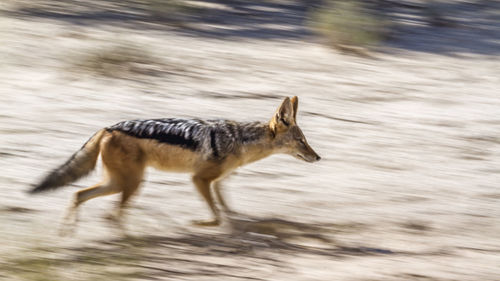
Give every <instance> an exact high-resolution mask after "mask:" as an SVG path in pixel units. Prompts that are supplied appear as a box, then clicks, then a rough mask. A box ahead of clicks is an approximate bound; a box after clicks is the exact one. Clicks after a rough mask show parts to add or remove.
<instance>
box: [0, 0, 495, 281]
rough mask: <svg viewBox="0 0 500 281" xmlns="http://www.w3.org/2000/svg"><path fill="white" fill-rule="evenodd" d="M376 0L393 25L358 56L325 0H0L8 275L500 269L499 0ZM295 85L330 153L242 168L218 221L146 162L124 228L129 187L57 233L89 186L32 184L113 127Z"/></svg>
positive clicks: (428, 274)
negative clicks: (119, 212)
mask: <svg viewBox="0 0 500 281" xmlns="http://www.w3.org/2000/svg"><path fill="white" fill-rule="evenodd" d="M366 2H367V3H369V7H368V8H369V10H370V9H371V10H376V11H377V12H380V13H381V14H382V15H383V16H384V22H388V23H390V24H388V25H387V28H388V30H387V31H384V34H383V37H384V39H383V40H381V42H378V46H377V47H375V48H369V51H367V52H365V51H362V52H361V56H358V55H359V53H358V52H354V55H353V54H351V53H350V50H351V48H347V49H346V48H344V42H345V41H343V40H341V41H340V43H342V44H339V43H338V42H339V41H338V40H337V41H335V40H334V41H332V40H331V38H328V37H326V38H325V37H322V36H319V35H318V34H316V33H315V32H314V31H313V30H312V29H314V27H312V26H315V25H314V23H311V22H310V18H311V13H312V12H313V11H317V10H316V9H321V7H323V6H321V3H320V1H311V2H309V1H291V0H290V1H285V0H284V1H277V0H276V1H273V0H266V1H243V0H241V1H233V0H225V1H222V0H221V1H160V0H150V1H147V0H142V1H141V0H137V1H132V0H129V1H101V0H89V1H55V0H53V1H50V0H34V1H28V0H25V1H14V0H3V1H2V3H0V132H1V137H0V170H1V172H0V190H1V197H0V241H1V242H0V245H1V247H0V280H356V281H361V280H363V281H365V280H426V281H427V280H440V281H441V280H447V281H448V280H471V281H476V280H491V281H493V280H499V278H500V269H499V268H500V236H499V235H498V233H500V219H499V217H500V189H499V188H498V183H499V180H500V160H499V156H500V137H499V134H498V132H499V131H500V99H499V97H498V93H499V92H498V90H499V85H500V61H499V56H500V53H499V52H500V3H499V2H498V1H439V2H433V4H432V5H431V4H429V2H426V1H382V0H380V1H375V0H373V1H366ZM356 19H357V18H356ZM335 24H337V23H335ZM384 26H386V25H385V24H384ZM322 28H323V27H322ZM328 28H336V25H333V26H332V25H328ZM348 30H349V29H348ZM329 34H330V33H329ZM361 34H364V33H361ZM336 36H337V35H336ZM337 38H338V37H335V39H337ZM351 42H352V41H351ZM356 42H365V41H356ZM332 44H333V45H336V46H332ZM339 46H340V48H336V47H339ZM332 47H333V48H332ZM355 47H356V48H355V49H354V50H358V49H357V48H358V46H355ZM346 51H347V53H345V52H346ZM293 95H298V96H299V98H300V104H299V116H298V119H299V124H300V126H301V128H302V129H303V131H304V133H305V135H306V136H307V138H308V140H309V143H310V144H311V146H312V147H313V148H314V149H315V150H316V151H317V152H318V153H319V154H320V155H321V156H322V157H323V160H322V161H320V162H318V163H315V164H308V163H305V162H301V161H297V160H296V159H294V158H292V157H289V156H272V157H271V158H268V159H265V160H263V161H260V162H257V163H254V164H252V165H250V166H248V167H245V168H243V169H241V170H239V171H238V173H237V174H236V175H234V176H232V177H231V178H229V179H228V180H226V182H225V186H226V188H225V192H226V194H227V197H228V199H229V200H228V201H229V203H230V205H231V206H232V207H233V209H235V210H236V211H237V212H238V213H239V215H237V216H235V217H232V218H227V219H226V222H225V223H224V225H223V226H222V227H218V228H200V227H194V226H191V224H190V221H191V220H193V219H204V218H208V216H209V211H208V209H207V208H206V206H205V205H203V204H204V203H203V202H202V201H201V199H199V198H198V195H197V194H196V191H195V188H194V187H193V186H192V184H191V183H190V181H189V176H188V175H184V174H167V173H162V172H158V171H155V170H150V171H149V172H148V176H147V180H146V181H145V182H144V183H143V189H142V190H141V192H140V194H139V195H138V196H137V197H135V199H134V200H133V203H132V204H131V206H130V208H129V210H128V216H127V225H126V226H127V230H126V235H124V234H123V233H121V232H120V231H119V230H118V229H117V228H115V227H114V226H113V224H111V223H109V222H108V221H106V220H105V219H104V217H105V216H106V215H107V214H108V213H109V212H111V211H112V210H113V208H114V207H115V203H116V199H117V198H116V197H113V196H111V197H109V198H99V199H96V200H91V201H89V202H88V203H86V204H85V205H83V207H82V209H81V219H80V223H79V225H78V229H77V232H76V234H75V235H74V236H73V237H59V236H58V235H57V233H58V227H59V223H60V220H61V218H62V216H63V214H64V212H65V209H66V207H67V206H68V205H69V203H70V200H71V198H72V197H71V196H72V193H73V192H75V191H76V189H75V188H74V187H66V188H64V189H61V190H60V191H57V192H53V193H47V194H43V195H41V196H36V197H30V196H28V195H27V194H25V193H24V191H26V190H27V189H29V186H30V185H31V184H33V183H34V182H36V181H37V180H39V179H40V178H41V177H42V176H43V175H44V174H45V173H46V172H47V171H49V170H50V169H52V168H54V167H56V166H57V165H59V164H61V163H62V162H64V161H65V160H66V159H67V158H68V157H69V156H70V155H71V154H72V153H73V152H74V151H76V150H77V149H78V148H79V147H80V146H81V145H82V144H83V143H84V142H85V141H86V140H87V139H88V138H89V137H90V136H91V135H92V134H93V133H94V132H95V131H97V130H98V129H100V128H102V127H105V126H108V125H111V124H114V123H116V122H118V121H121V120H126V119H138V118H159V117H203V118H226V119H235V120H239V121H245V120H262V121H265V120H268V119H269V118H270V117H271V114H272V113H273V112H274V110H275V108H276V107H277V106H278V105H279V102H280V100H281V99H282V98H283V97H284V96H293ZM100 176H101V171H100V170H98V171H96V172H95V173H94V174H93V175H92V176H90V177H89V178H87V179H85V180H82V181H79V182H77V183H76V184H75V185H74V186H76V187H78V188H83V187H86V186H89V185H90V184H93V183H95V182H96V181H98V180H99V178H100Z"/></svg>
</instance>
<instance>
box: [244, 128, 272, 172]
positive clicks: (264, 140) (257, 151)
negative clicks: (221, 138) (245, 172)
mask: <svg viewBox="0 0 500 281" xmlns="http://www.w3.org/2000/svg"><path fill="white" fill-rule="evenodd" d="M241 128H242V130H241V139H242V145H241V150H240V153H241V157H242V161H243V163H242V165H244V164H248V163H251V162H254V161H257V160H260V159H262V158H265V157H267V156H269V155H271V154H272V153H273V137H272V132H271V130H270V128H269V125H268V124H267V123H261V122H255V123H242V124H241Z"/></svg>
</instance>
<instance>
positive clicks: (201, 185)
mask: <svg viewBox="0 0 500 281" xmlns="http://www.w3.org/2000/svg"><path fill="white" fill-rule="evenodd" d="M193 183H194V185H195V186H196V189H197V190H198V192H199V193H200V194H201V196H202V197H203V199H205V202H207V204H208V206H209V207H210V210H211V211H212V214H213V215H214V218H213V219H212V220H206V221H194V222H193V223H194V224H195V225H199V226H217V225H219V224H220V215H219V210H218V209H217V207H216V206H215V202H214V199H213V198H212V194H211V193H210V183H211V180H207V179H204V178H201V177H198V176H194V177H193Z"/></svg>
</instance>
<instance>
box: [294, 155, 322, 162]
mask: <svg viewBox="0 0 500 281" xmlns="http://www.w3.org/2000/svg"><path fill="white" fill-rule="evenodd" d="M295 158H297V159H301V160H304V161H306V162H309V163H312V162H316V161H319V160H320V159H321V157H319V156H316V159H313V158H311V157H306V156H304V155H302V154H300V153H297V154H295Z"/></svg>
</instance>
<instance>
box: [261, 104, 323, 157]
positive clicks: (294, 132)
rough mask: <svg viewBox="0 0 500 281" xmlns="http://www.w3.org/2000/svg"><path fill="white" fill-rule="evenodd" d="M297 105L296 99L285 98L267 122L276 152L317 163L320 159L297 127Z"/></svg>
mask: <svg viewBox="0 0 500 281" xmlns="http://www.w3.org/2000/svg"><path fill="white" fill-rule="evenodd" d="M298 105H299V99H298V98H297V97H293V98H291V99H290V98H288V97H286V98H285V100H284V101H283V102H282V103H281V105H280V107H279V108H278V110H277V111H276V113H275V114H274V116H273V118H271V121H270V122H269V128H270V129H271V132H272V134H273V137H274V140H273V143H274V146H275V149H276V152H280V153H286V154H290V155H292V156H294V157H296V158H298V159H302V160H304V161H307V162H316V161H319V160H320V159H321V157H319V155H318V154H316V152H314V150H313V149H312V148H311V147H310V146H309V144H308V143H307V140H306V137H305V136H304V134H303V133H302V130H300V128H299V126H298V125H297V109H298Z"/></svg>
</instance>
